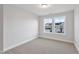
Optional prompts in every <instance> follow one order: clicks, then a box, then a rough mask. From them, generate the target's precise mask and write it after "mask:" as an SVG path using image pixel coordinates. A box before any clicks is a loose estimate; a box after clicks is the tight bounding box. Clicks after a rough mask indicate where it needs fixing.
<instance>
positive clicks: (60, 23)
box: [54, 16, 65, 33]
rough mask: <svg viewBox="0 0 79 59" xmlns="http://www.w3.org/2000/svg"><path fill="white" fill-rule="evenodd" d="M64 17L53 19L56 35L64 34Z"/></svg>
mask: <svg viewBox="0 0 79 59" xmlns="http://www.w3.org/2000/svg"><path fill="white" fill-rule="evenodd" d="M64 22H65V16H60V17H54V25H55V32H56V33H64Z"/></svg>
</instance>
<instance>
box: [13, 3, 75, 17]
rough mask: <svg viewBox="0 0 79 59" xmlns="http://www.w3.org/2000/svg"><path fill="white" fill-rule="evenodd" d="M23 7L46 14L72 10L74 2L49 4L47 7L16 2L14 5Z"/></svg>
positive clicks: (37, 13) (41, 14)
mask: <svg viewBox="0 0 79 59" xmlns="http://www.w3.org/2000/svg"><path fill="white" fill-rule="evenodd" d="M14 6H17V7H20V8H23V9H25V10H27V11H29V12H32V13H34V14H36V15H38V16H43V15H48V14H52V13H60V12H65V11H69V10H73V9H74V7H75V6H76V5H75V4H51V5H50V7H48V8H40V5H39V4H17V5H14Z"/></svg>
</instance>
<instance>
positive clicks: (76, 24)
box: [74, 5, 79, 51]
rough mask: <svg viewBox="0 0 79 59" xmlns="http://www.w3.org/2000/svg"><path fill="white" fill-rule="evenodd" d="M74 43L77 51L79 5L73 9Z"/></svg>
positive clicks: (78, 40)
mask: <svg viewBox="0 0 79 59" xmlns="http://www.w3.org/2000/svg"><path fill="white" fill-rule="evenodd" d="M74 26H75V27H74V32H75V45H76V47H77V49H78V51H79V5H78V6H76V8H75V10H74Z"/></svg>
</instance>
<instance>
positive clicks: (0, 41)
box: [0, 4, 3, 52]
mask: <svg viewBox="0 0 79 59" xmlns="http://www.w3.org/2000/svg"><path fill="white" fill-rule="evenodd" d="M2 50H3V5H1V4H0V52H2Z"/></svg>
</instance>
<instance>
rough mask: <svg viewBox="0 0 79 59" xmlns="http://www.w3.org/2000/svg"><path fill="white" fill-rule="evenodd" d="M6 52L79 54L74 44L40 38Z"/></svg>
mask: <svg viewBox="0 0 79 59" xmlns="http://www.w3.org/2000/svg"><path fill="white" fill-rule="evenodd" d="M5 53H6V54H77V53H78V52H77V50H76V48H75V46H74V45H73V44H70V43H65V42H61V41H55V40H48V39H43V38H38V39H35V40H32V41H30V42H28V43H25V44H23V45H21V46H18V47H16V48H13V49H11V50H9V51H7V52H5Z"/></svg>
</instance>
